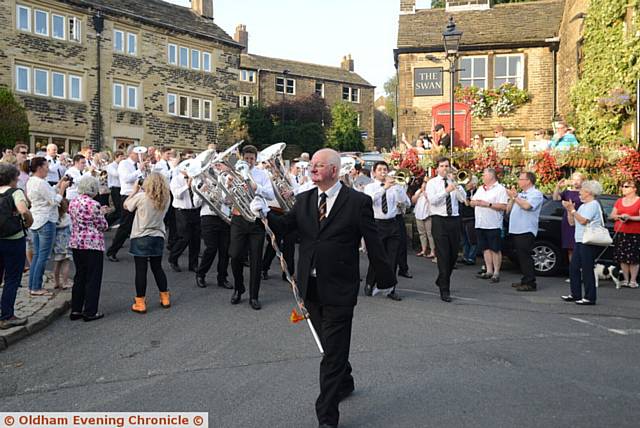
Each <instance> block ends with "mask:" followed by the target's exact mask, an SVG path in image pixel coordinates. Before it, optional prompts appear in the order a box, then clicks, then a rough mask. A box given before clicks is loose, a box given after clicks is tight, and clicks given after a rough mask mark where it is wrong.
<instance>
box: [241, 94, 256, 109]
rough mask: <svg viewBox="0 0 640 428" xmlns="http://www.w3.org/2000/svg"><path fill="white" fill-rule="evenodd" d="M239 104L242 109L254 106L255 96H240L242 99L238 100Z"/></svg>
mask: <svg viewBox="0 0 640 428" xmlns="http://www.w3.org/2000/svg"><path fill="white" fill-rule="evenodd" d="M238 104H239V105H240V107H249V106H250V105H251V104H253V96H251V95H247V94H240V97H239V98H238Z"/></svg>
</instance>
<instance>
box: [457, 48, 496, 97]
mask: <svg viewBox="0 0 640 428" xmlns="http://www.w3.org/2000/svg"><path fill="white" fill-rule="evenodd" d="M467 58H468V59H471V60H472V61H471V67H472V70H471V77H468V78H463V77H461V73H458V84H460V85H462V86H464V87H468V86H475V85H474V84H473V81H474V80H484V87H483V88H481V89H489V56H488V55H465V56H462V57H460V67H462V60H463V59H467ZM474 58H484V77H483V78H476V77H475V75H474V71H475V69H476V68H475V61H473V59H474ZM465 81H470V82H471V83H470V84H469V85H468V86H465V85H464V84H463V83H462V82H465ZM476 87H477V88H479V86H476Z"/></svg>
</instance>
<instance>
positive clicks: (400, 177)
mask: <svg viewBox="0 0 640 428" xmlns="http://www.w3.org/2000/svg"><path fill="white" fill-rule="evenodd" d="M389 176H391V177H393V178H394V179H395V180H396V184H398V185H400V186H406V185H407V184H409V181H411V171H409V169H408V168H401V169H398V170H395V171H391V172H390V173H389Z"/></svg>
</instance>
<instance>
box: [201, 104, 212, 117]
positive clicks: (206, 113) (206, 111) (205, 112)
mask: <svg viewBox="0 0 640 428" xmlns="http://www.w3.org/2000/svg"><path fill="white" fill-rule="evenodd" d="M211 104H212V103H211V101H209V100H204V102H203V112H202V113H203V115H202V118H203V119H204V120H211Z"/></svg>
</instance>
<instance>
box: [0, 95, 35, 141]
mask: <svg viewBox="0 0 640 428" xmlns="http://www.w3.org/2000/svg"><path fill="white" fill-rule="evenodd" d="M18 141H20V142H25V143H26V142H27V141H29V119H28V118H27V113H26V111H25V109H24V107H22V105H21V104H20V103H18V101H16V99H15V97H14V96H13V93H12V92H11V91H10V90H8V89H7V88H2V87H0V147H2V148H3V149H5V148H13V147H14V146H15V145H16V142H18Z"/></svg>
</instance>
